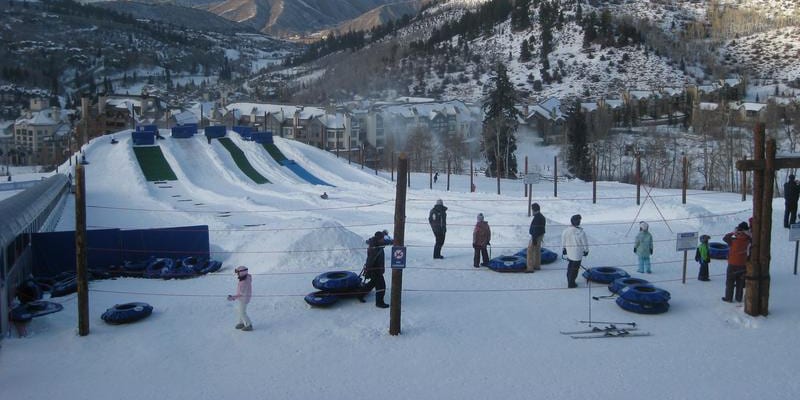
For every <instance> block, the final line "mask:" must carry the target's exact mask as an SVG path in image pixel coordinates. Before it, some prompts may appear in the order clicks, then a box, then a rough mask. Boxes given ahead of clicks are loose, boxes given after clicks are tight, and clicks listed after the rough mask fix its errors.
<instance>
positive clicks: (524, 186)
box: [522, 156, 531, 217]
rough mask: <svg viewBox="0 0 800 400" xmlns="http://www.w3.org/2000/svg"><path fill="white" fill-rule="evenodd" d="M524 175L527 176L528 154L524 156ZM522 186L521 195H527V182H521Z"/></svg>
mask: <svg viewBox="0 0 800 400" xmlns="http://www.w3.org/2000/svg"><path fill="white" fill-rule="evenodd" d="M525 176H528V156H525ZM523 182H524V181H523ZM522 187H523V196H525V197H528V184H527V183H523V184H522ZM529 209H530V208H529ZM528 216H529V217H530V216H531V215H530V211H529V212H528Z"/></svg>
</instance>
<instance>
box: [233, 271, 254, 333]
mask: <svg viewBox="0 0 800 400" xmlns="http://www.w3.org/2000/svg"><path fill="white" fill-rule="evenodd" d="M233 273H234V274H236V277H237V278H238V279H239V283H238V284H237V286H236V294H235V295H229V296H228V300H229V301H234V300H239V304H238V305H239V307H238V311H239V323H237V324H236V329H241V330H243V331H252V330H253V324H252V322H250V318H249V317H248V316H247V304H248V303H250V297H251V296H252V293H253V278H252V277H251V276H250V274H249V273H247V267H245V266H244V265H241V266H238V267H236V269H235V270H233Z"/></svg>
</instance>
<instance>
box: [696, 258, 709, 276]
mask: <svg viewBox="0 0 800 400" xmlns="http://www.w3.org/2000/svg"><path fill="white" fill-rule="evenodd" d="M697 279H699V280H701V281H704V280H707V279H708V263H707V262H705V261H700V272H699V273H698V274H697Z"/></svg>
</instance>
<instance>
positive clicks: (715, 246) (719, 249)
mask: <svg viewBox="0 0 800 400" xmlns="http://www.w3.org/2000/svg"><path fill="white" fill-rule="evenodd" d="M708 256H709V257H711V258H714V259H717V260H727V259H728V244H727V243H723V242H711V243H709V244H708Z"/></svg>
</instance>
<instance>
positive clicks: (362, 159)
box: [359, 145, 364, 169]
mask: <svg viewBox="0 0 800 400" xmlns="http://www.w3.org/2000/svg"><path fill="white" fill-rule="evenodd" d="M359 153H360V155H361V169H364V145H361V151H359Z"/></svg>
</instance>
